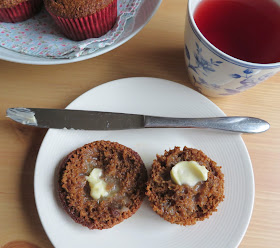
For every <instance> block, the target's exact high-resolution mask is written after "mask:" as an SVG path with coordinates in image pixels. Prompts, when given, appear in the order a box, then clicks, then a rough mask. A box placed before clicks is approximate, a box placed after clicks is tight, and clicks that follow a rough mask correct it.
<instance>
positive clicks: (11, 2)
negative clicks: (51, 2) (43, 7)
mask: <svg viewBox="0 0 280 248" xmlns="http://www.w3.org/2000/svg"><path fill="white" fill-rule="evenodd" d="M25 1H28V0H0V8H11V7H14V6H16V5H18V4H20V3H22V2H25ZM38 1H41V0H38Z"/></svg>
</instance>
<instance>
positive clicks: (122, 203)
mask: <svg viewBox="0 0 280 248" xmlns="http://www.w3.org/2000/svg"><path fill="white" fill-rule="evenodd" d="M94 169H95V170H96V169H98V170H99V171H102V176H101V180H102V181H103V182H105V183H106V184H107V186H106V190H107V191H108V194H107V195H106V196H105V197H101V198H100V199H94V198H93V197H92V194H91V188H90V185H89V182H88V177H89V175H90V174H91V172H92V171H93V170H94ZM146 181H147V170H146V167H145V166H144V163H143V161H142V160H141V158H140V156H139V155H138V153H136V152H135V151H133V150H132V149H130V148H128V147H125V146H123V145H120V144H118V143H116V142H110V141H96V142H93V143H90V144H87V145H85V146H83V147H81V148H79V149H77V150H75V151H73V152H71V153H70V154H69V155H68V156H67V157H66V159H65V160H64V161H63V162H62V163H61V165H60V171H59V183H58V184H59V185H58V193H59V198H60V200H61V202H62V205H63V207H64V209H65V210H66V212H67V213H68V214H69V215H70V216H71V217H72V219H74V220H75V221H76V222H77V223H80V224H82V225H84V226H87V227H88V228H90V229H105V228H110V227H112V226H114V225H116V224H118V223H120V222H121V221H122V220H124V219H126V218H128V217H130V216H131V215H132V214H134V213H135V212H136V211H137V209H138V208H139V207H140V205H141V203H142V201H143V198H144V196H145V186H146Z"/></svg>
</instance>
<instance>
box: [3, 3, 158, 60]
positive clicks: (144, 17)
mask: <svg viewBox="0 0 280 248" xmlns="http://www.w3.org/2000/svg"><path fill="white" fill-rule="evenodd" d="M161 1H162V0H152V1H151V0H144V2H143V4H142V5H141V6H140V9H139V10H138V11H137V13H136V16H135V17H133V18H131V19H129V20H128V21H127V23H126V27H129V26H130V25H131V22H133V21H134V22H135V23H134V26H133V28H132V29H131V30H125V33H124V35H122V36H121V38H120V39H118V40H117V41H116V42H115V43H114V44H112V45H110V46H107V47H104V48H102V49H99V50H97V51H96V52H94V53H92V54H89V55H85V56H81V57H78V58H74V59H52V58H40V57H35V56H30V55H26V54H21V53H17V52H14V51H11V50H8V49H6V48H3V47H0V59H3V60H7V61H11V62H17V63H22V64H32V65H57V64H68V63H73V62H78V61H82V60H86V59H90V58H94V57H97V56H99V55H101V54H104V53H107V52H109V51H111V50H113V49H115V48H117V47H119V46H120V45H122V44H123V43H125V42H127V41H128V40H130V39H131V38H132V37H133V36H134V35H136V34H137V33H138V32H139V31H140V30H141V29H142V28H143V27H144V26H145V25H146V24H147V23H148V22H149V21H150V19H151V18H152V16H153V15H154V14H155V12H156V10H157V9H158V7H159V6H160V4H161Z"/></svg>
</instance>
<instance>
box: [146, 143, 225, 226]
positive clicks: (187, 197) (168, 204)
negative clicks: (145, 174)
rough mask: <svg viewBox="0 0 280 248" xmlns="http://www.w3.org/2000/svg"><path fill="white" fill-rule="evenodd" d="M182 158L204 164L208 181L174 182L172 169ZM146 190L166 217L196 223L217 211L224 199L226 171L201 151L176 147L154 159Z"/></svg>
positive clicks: (174, 220)
mask: <svg viewBox="0 0 280 248" xmlns="http://www.w3.org/2000/svg"><path fill="white" fill-rule="evenodd" d="M181 161H196V162H198V163H199V164H200V165H202V166H205V168H206V169H207V170H208V179H207V181H201V182H198V183H197V184H196V185H195V186H193V187H190V186H189V185H178V184H176V183H174V182H173V181H172V179H171V176H170V171H171V169H172V168H173V167H174V166H175V165H176V164H177V163H179V162H181ZM146 194H147V196H148V198H149V201H150V203H151V205H152V207H153V210H154V211H155V212H156V213H157V214H159V215H160V216H161V217H163V218H164V219H165V220H167V221H169V222H171V223H176V224H180V225H193V224H195V223H196V221H198V220H200V221H201V220H204V219H205V218H208V217H209V216H210V215H211V214H212V212H215V211H217V206H218V204H219V203H220V202H221V201H223V199H224V175H223V173H222V172H221V167H219V166H217V165H216V162H214V161H212V160H211V159H210V158H208V157H207V156H206V155H205V154H204V153H203V152H202V151H200V150H196V149H192V148H187V147H184V149H183V150H180V148H179V147H175V148H174V149H173V150H170V151H165V154H164V155H162V156H159V155H158V156H157V159H156V160H154V163H153V165H152V172H151V177H150V179H149V181H148V183H147V193H146Z"/></svg>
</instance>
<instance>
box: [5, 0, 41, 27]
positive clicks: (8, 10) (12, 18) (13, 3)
mask: <svg viewBox="0 0 280 248" xmlns="http://www.w3.org/2000/svg"><path fill="white" fill-rule="evenodd" d="M42 5H43V0H0V22H12V23H15V22H22V21H25V20H27V19H29V18H31V17H32V16H34V15H35V14H37V13H38V12H39V11H40V10H41V7H42Z"/></svg>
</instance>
